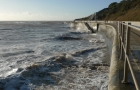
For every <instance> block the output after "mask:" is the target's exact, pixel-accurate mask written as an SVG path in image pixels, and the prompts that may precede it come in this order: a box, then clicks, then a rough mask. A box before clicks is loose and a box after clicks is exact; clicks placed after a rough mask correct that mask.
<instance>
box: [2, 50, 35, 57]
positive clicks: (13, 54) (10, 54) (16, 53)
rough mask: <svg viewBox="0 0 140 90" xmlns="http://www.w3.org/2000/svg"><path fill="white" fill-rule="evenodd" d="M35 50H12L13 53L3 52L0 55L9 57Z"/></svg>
mask: <svg viewBox="0 0 140 90" xmlns="http://www.w3.org/2000/svg"><path fill="white" fill-rule="evenodd" d="M34 52H35V51H32V50H29V51H20V52H14V53H5V54H2V55H0V56H2V57H9V56H15V55H20V54H26V53H28V54H29V53H34Z"/></svg>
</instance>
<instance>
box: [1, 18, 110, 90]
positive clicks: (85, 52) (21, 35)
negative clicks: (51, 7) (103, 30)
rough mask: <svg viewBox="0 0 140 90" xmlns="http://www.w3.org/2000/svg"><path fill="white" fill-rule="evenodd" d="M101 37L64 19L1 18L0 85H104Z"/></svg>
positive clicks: (63, 88) (34, 89)
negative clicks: (19, 19)
mask: <svg viewBox="0 0 140 90" xmlns="http://www.w3.org/2000/svg"><path fill="white" fill-rule="evenodd" d="M109 63H110V55H109V53H108V46H107V45H106V44H105V40H104V37H103V36H102V35H101V34H99V33H91V32H90V31H89V30H88V29H87V28H83V27H82V25H81V27H80V26H76V25H74V24H73V23H72V22H66V21H1V22H0V90H107V87H108V79H109Z"/></svg>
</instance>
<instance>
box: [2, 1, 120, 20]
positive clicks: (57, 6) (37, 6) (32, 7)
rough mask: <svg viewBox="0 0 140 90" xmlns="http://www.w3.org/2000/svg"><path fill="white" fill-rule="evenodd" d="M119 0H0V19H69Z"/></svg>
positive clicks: (84, 15)
mask: <svg viewBox="0 0 140 90" xmlns="http://www.w3.org/2000/svg"><path fill="white" fill-rule="evenodd" d="M120 1H121V0H0V21H71V20H74V19H77V18H81V17H86V16H89V15H91V14H93V13H94V12H98V11H99V10H101V9H103V8H106V7H108V5H109V4H110V3H112V2H120Z"/></svg>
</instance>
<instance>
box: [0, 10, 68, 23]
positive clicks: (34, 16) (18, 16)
mask: <svg viewBox="0 0 140 90" xmlns="http://www.w3.org/2000/svg"><path fill="white" fill-rule="evenodd" d="M68 16H69V14H68V13H61V14H57V15H54V14H53V15H52V14H50V13H31V12H28V11H27V12H21V13H0V20H2V21H3V20H9V21H11V20H64V19H67V18H68Z"/></svg>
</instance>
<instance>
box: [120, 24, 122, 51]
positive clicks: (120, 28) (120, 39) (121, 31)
mask: <svg viewBox="0 0 140 90" xmlns="http://www.w3.org/2000/svg"><path fill="white" fill-rule="evenodd" d="M121 32H122V22H120V23H119V42H120V45H119V49H120V50H121V38H120V37H121Z"/></svg>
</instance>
